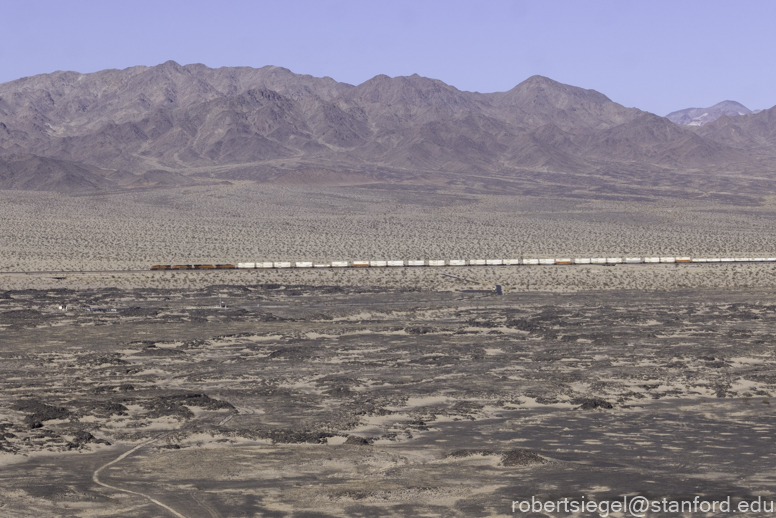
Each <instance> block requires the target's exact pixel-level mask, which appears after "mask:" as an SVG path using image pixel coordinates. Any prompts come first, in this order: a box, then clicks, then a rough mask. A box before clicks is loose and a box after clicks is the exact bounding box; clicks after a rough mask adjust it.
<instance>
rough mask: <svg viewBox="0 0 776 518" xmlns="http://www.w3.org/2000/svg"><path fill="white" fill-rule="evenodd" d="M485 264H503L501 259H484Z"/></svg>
mask: <svg viewBox="0 0 776 518" xmlns="http://www.w3.org/2000/svg"><path fill="white" fill-rule="evenodd" d="M485 264H487V265H488V266H501V265H503V264H504V260H503V259H485Z"/></svg>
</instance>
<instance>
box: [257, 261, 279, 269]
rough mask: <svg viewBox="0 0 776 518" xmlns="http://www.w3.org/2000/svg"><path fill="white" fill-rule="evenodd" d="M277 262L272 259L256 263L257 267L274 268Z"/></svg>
mask: <svg viewBox="0 0 776 518" xmlns="http://www.w3.org/2000/svg"><path fill="white" fill-rule="evenodd" d="M274 267H275V264H274V263H273V262H272V261H264V262H263V263H256V268H274Z"/></svg>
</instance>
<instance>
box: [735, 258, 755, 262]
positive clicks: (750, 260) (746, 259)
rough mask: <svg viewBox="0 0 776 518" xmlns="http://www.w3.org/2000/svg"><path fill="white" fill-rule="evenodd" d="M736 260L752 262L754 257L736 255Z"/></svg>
mask: <svg viewBox="0 0 776 518" xmlns="http://www.w3.org/2000/svg"><path fill="white" fill-rule="evenodd" d="M734 261H735V262H737V263H751V262H752V258H751V257H736V258H734Z"/></svg>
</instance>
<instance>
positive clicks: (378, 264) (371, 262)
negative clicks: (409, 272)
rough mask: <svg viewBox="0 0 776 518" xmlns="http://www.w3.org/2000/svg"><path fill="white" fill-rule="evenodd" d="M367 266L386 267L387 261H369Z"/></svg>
mask: <svg viewBox="0 0 776 518" xmlns="http://www.w3.org/2000/svg"><path fill="white" fill-rule="evenodd" d="M369 266H380V267H382V266H388V261H369Z"/></svg>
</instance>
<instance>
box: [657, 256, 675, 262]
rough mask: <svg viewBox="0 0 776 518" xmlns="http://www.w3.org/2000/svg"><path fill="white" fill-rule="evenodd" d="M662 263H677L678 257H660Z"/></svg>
mask: <svg viewBox="0 0 776 518" xmlns="http://www.w3.org/2000/svg"><path fill="white" fill-rule="evenodd" d="M660 262H661V263H675V262H676V257H661V258H660Z"/></svg>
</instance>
